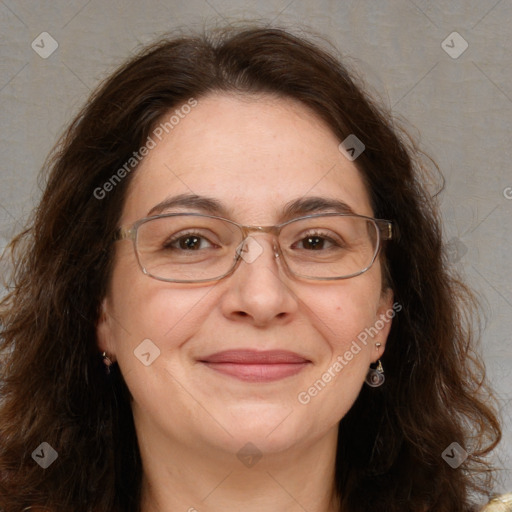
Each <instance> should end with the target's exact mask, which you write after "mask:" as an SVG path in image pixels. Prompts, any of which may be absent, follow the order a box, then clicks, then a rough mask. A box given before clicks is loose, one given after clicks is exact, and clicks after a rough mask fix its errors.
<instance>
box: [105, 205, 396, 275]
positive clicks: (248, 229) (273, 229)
mask: <svg viewBox="0 0 512 512" xmlns="http://www.w3.org/2000/svg"><path fill="white" fill-rule="evenodd" d="M176 216H181V217H183V216H194V217H207V218H210V219H219V220H222V221H224V222H227V223H228V224H231V225H233V226H235V227H236V228H237V229H239V230H240V231H241V232H242V236H243V238H242V242H240V245H242V244H243V243H244V242H245V241H246V240H247V238H248V236H249V234H250V233H254V232H258V233H270V234H272V235H273V237H274V240H273V249H274V255H275V257H276V258H280V257H281V261H282V264H283V266H284V268H285V270H286V271H287V272H288V273H289V274H290V275H293V276H296V277H301V278H303V279H308V280H313V281H334V280H339V279H350V278H352V277H356V276H359V275H361V274H364V273H365V272H366V271H367V270H369V269H370V268H371V267H372V265H373V264H374V263H375V260H376V259H377V256H378V254H379V252H380V250H381V248H382V242H383V241H387V240H392V239H393V237H394V234H395V231H396V227H395V226H394V224H393V222H392V221H390V220H385V219H375V218H373V217H367V216H365V215H358V214H352V213H318V214H313V215H305V216H302V217H296V218H294V219H291V220H288V221H286V222H283V223H282V224H277V225H274V226H250V225H249V226H246V225H244V224H239V223H238V222H235V221H233V220H230V219H226V218H224V217H218V216H215V215H207V214H202V213H190V212H187V213H162V214H159V215H152V216H150V217H144V218H142V219H139V220H137V221H136V222H134V223H133V224H132V225H131V226H125V227H120V228H118V229H117V231H116V233H115V236H114V241H120V240H128V239H130V240H132V242H133V250H134V252H135V256H136V258H137V263H138V264H139V267H140V269H141V270H142V273H143V274H145V275H147V276H149V277H152V278H153V279H157V280H158V281H164V282H168V283H206V282H211V281H220V280H221V279H224V278H225V277H228V276H229V275H231V274H232V273H233V272H235V270H236V269H237V268H238V265H239V264H240V261H241V260H242V259H243V258H242V257H241V253H242V251H238V250H237V252H236V253H235V258H234V260H233V264H232V266H231V268H230V269H229V270H228V271H227V272H225V273H224V274H222V275H221V276H219V277H213V278H208V279H198V280H190V279H167V278H163V277H158V276H155V275H153V274H151V273H150V272H149V271H148V270H147V269H146V268H145V267H144V265H143V264H142V262H141V260H140V256H139V251H138V250H137V231H138V229H139V227H140V226H141V225H142V224H145V223H147V222H150V221H152V220H154V219H161V218H164V217H176ZM315 217H357V218H359V219H366V220H368V221H371V222H372V223H373V224H374V226H375V228H376V232H377V242H376V246H375V251H374V254H373V258H372V260H371V262H370V264H369V265H368V266H367V267H365V268H364V269H362V270H360V271H359V272H356V273H354V274H350V275H348V276H341V277H311V276H306V275H302V274H297V273H296V272H293V271H292V270H291V269H290V268H289V266H288V263H287V262H286V258H285V256H284V254H283V252H282V250H281V246H280V245H279V238H278V237H279V234H280V233H281V230H282V229H283V227H285V226H287V225H288V224H291V223H293V222H297V221H299V220H304V219H311V218H315ZM239 247H240V246H239Z"/></svg>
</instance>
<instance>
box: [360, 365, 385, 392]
mask: <svg viewBox="0 0 512 512" xmlns="http://www.w3.org/2000/svg"><path fill="white" fill-rule="evenodd" d="M385 380H386V379H385V377H384V368H383V367H382V363H381V362H380V359H379V360H378V361H377V368H372V367H371V366H370V369H369V370H368V373H367V374H366V379H365V380H364V381H365V382H366V384H368V386H370V387H372V388H378V387H379V386H382V384H384V381H385Z"/></svg>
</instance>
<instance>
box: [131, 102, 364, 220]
mask: <svg viewBox="0 0 512 512" xmlns="http://www.w3.org/2000/svg"><path fill="white" fill-rule="evenodd" d="M173 111H174V109H173ZM172 114H173V112H170V113H169V114H168V115H167V114H166V115H165V116H164V117H163V119H162V122H165V121H168V118H170V117H171V115H172ZM176 120H178V122H176ZM170 126H172V128H170ZM160 131H162V130H160ZM167 131H168V133H166V132H165V131H163V134H162V135H160V137H161V140H158V138H155V137H154V136H153V139H154V140H155V142H156V145H155V147H154V148H153V149H151V150H150V151H149V154H148V155H147V156H146V157H145V158H144V160H143V161H142V162H141V164H140V165H139V168H138V169H137V170H136V171H135V176H134V177H133V180H132V182H131V183H130V187H129V189H128V194H127V198H126V201H125V206H124V211H123V214H122V222H123V223H131V222H135V220H137V219H139V218H142V217H144V216H147V215H148V214H149V212H150V211H151V209H153V208H154V207H155V205H157V204H158V203H161V202H162V201H165V200H166V198H168V197H169V196H175V195H179V194H194V195H197V196H203V195H205V196H209V197H214V198H216V199H218V201H219V202H220V203H222V205H223V207H224V208H225V210H226V212H227V214H228V215H229V216H231V217H233V219H234V220H237V221H239V222H243V223H249V224H256V223H267V224H268V223H275V222H277V221H278V218H279V215H280V211H281V209H282V207H283V205H285V204H286V203H289V202H290V201H292V200H296V199H298V198H301V197H304V196H315V197H325V198H330V199H338V200H341V201H343V202H345V203H347V205H348V206H350V207H351V208H352V210H353V211H354V212H355V213H358V214H362V215H368V216H372V215H373V212H372V210H371V206H370V200H369V196H368V193H367V191H366V188H365V186H364V183H363V180H362V178H361V175H360V171H359V170H358V169H357V167H356V166H355V164H354V163H353V162H350V161H349V160H347V159H346V158H345V157H344V156H343V155H342V154H341V153H340V151H339V150H338V145H339V143H340V142H341V141H340V140H338V138H337V137H336V136H335V134H334V133H333V132H332V131H331V129H330V128H329V127H328V126H327V124H326V123H325V122H324V121H323V120H321V119H320V118H319V117H318V116H317V115H316V114H314V113H313V112H312V111H311V110H310V109H309V108H308V107H306V106H304V105H302V104H301V103H299V102H297V101H295V100H291V99H283V98H275V97H271V96H268V95H266V96H254V95H250V96H249V95H245V96H241V95H232V94H220V93H216V94H210V95H209V96H206V97H203V98H200V99H198V100H197V105H196V106H195V107H194V108H192V109H190V112H189V113H187V114H186V115H184V114H182V115H181V116H180V117H179V118H178V117H177V116H175V118H174V123H173V124H172V125H167Z"/></svg>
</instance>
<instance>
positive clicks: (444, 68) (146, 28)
mask: <svg viewBox="0 0 512 512" xmlns="http://www.w3.org/2000/svg"><path fill="white" fill-rule="evenodd" d="M241 19H249V20H255V19H256V20H262V21H266V22H274V23H277V24H279V25H281V26H283V27H291V28H295V29H297V28H298V27H301V26H303V25H304V26H307V27H311V28H312V29H313V30H315V31H316V32H318V33H320V34H324V35H325V36H326V37H327V38H329V39H330V40H331V41H332V42H333V43H334V44H335V46H336V47H337V48H338V49H339V50H340V52H341V53H342V54H348V55H349V56H351V58H350V60H348V61H347V62H348V64H349V65H350V66H351V67H352V68H353V69H355V70H356V71H358V72H360V73H361V74H362V75H363V76H364V77H365V78H366V80H367V81H368V82H369V84H370V85H371V86H372V88H373V89H374V92H375V93H377V94H378V95H379V96H380V97H381V100H382V101H383V102H384V103H385V104H386V105H387V106H388V107H390V108H391V109H392V110H393V112H394V113H395V114H396V115H399V116H403V117H404V118H405V119H406V120H407V121H408V123H409V129H410V130H412V132H413V134H416V135H417V136H418V137H421V139H420V140H421V147H422V148H423V149H425V150H426V151H427V152H428V153H429V154H430V155H432V156H433V158H434V159H435V160H436V161H437V163H438V164H439V166H440V168H441V170H442V172H443V174H444V176H445V178H446V190H445V191H444V192H443V194H442V196H441V199H442V211H443V216H444V219H445V238H446V242H447V244H448V249H449V254H450V259H451V262H452V264H453V265H455V266H457V268H458V270H460V271H461V272H462V273H463V274H464V275H465V277H466V279H467V280H468V281H469V283H470V285H471V286H472V287H473V288H474V289H475V290H476V291H477V292H478V294H479V296H480V299H481V300H482V302H483V305H484V311H485V316H486V320H485V323H484V330H483V335H482V346H481V350H482V352H483V354H484V357H485V360H486V363H487V367H488V374H489V378H490V380H491V381H492V383H493V384H494V386H495V388H496V391H497V394H498V396H499V398H500V404H501V412H502V415H503V419H504V421H505V425H504V430H505V432H504V436H505V438H504V441H503V442H502V445H501V448H500V449H499V450H498V453H497V454H496V457H497V459H496V464H497V465H498V466H500V467H501V468H503V471H502V472H500V479H499V483H498V486H497V488H496V491H497V492H498V491H501V492H503V491H505V490H508V491H512V426H511V424H512V348H511V344H510V339H511V336H510V329H511V325H512V323H511V321H510V319H511V317H512V287H511V286H510V283H511V276H512V258H510V254H511V252H512V243H511V240H510V231H509V230H510V215H511V213H512V188H511V187H512V173H511V170H510V161H511V157H512V140H511V132H512V130H511V128H512V127H511V119H512V117H511V114H512V52H511V43H510V41H511V40H512V28H511V27H512V0H501V1H497V0H485V1H483V0H471V1H462V0H459V1H453V0H445V1H428V0H414V1H413V0H388V1H381V2H377V1H371V0H315V1H314V2H308V1H307V0H272V1H270V0H267V1H259V2H257V3H255V2H253V1H249V0H247V1H235V0H186V1H177V0H174V1H165V0H145V1H140V0H136V1H121V0H110V1H102V0H89V1H87V0H52V1H51V2H50V1H46V2H42V1H41V2H39V1H29V0H0V46H1V54H2V59H1V63H0V111H1V116H2V117H1V124H0V155H1V160H0V169H1V170H0V248H1V247H3V246H5V244H6V241H7V240H8V239H9V237H10V236H11V235H12V233H13V232H14V231H16V230H18V229H20V227H21V225H22V223H23V221H24V219H25V218H26V216H27V214H28V213H29V212H30V210H31V208H32V207H33V206H34V204H35V203H36V202H37V199H38V197H39V195H40V190H39V187H38V184H37V183H38V182H37V173H38V171H39V169H40V168H41V166H42V164H43V162H44V159H45V157H46V155H47V154H48V152H49V150H50V149H51V147H52V146H53V144H54V143H55V141H56V139H57V137H58V135H59V134H60V133H61V132H62V130H63V128H64V126H65V125H66V124H67V123H68V122H69V121H70V120H71V118H72V116H73V115H74V114H75V113H76V112H77V111H78V108H79V107H80V106H81V104H83V102H84V101H85V99H86V98H87V96H88V94H89V93H90V91H91V90H92V89H93V88H94V87H95V86H96V85H97V84H98V82H99V81H100V80H101V79H103V78H105V77H106V76H107V75H108V74H109V73H110V72H111V71H113V69H114V68H115V67H116V66H117V65H118V64H119V63H120V62H121V61H122V60H123V59H125V58H127V57H128V56H129V55H130V53H132V52H134V51H135V50H137V49H138V48H139V47H140V45H141V44H144V43H147V42H149V41H151V40H153V39H154V38H155V37H156V36H158V35H161V34H162V33H164V32H168V31H170V30H173V29H174V28H175V27H180V26H182V27H189V28H195V29H201V28H202V27H204V26H208V27H209V26H214V25H220V24H223V23H237V22H238V21H239V20H241ZM454 31H456V32H458V33H459V34H460V36H461V37H462V38H463V39H460V38H458V36H450V34H452V32H454ZM42 32H48V33H49V34H51V36H52V37H53V38H54V39H55V40H56V41H57V43H58V48H57V50H56V51H55V52H54V53H53V54H52V55H50V56H49V57H48V56H46V55H43V56H45V57H47V58H43V57H41V56H40V55H39V54H38V53H36V51H35V50H34V49H33V48H32V47H31V45H32V42H33V41H35V43H34V44H39V46H40V47H41V46H43V44H44V49H43V48H39V51H40V52H43V51H48V49H49V48H50V41H49V39H47V36H41V37H38V36H39V35H40V34H41V33H42ZM448 36H450V37H448ZM42 37H44V38H45V39H44V43H41V38H42ZM447 38H448V39H447ZM443 41H445V43H443ZM464 41H466V42H467V44H468V48H467V49H466V50H465V51H464V53H462V54H461V55H458V54H459V53H460V51H461V50H462V49H463V47H464V45H465V43H464ZM450 47H451V48H450ZM445 49H446V50H448V51H449V52H452V55H449V53H448V52H447V51H445ZM455 57H456V58H455ZM436 187H437V185H436V184H435V183H433V185H432V190H433V191H434V190H435V189H436Z"/></svg>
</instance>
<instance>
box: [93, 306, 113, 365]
mask: <svg viewBox="0 0 512 512" xmlns="http://www.w3.org/2000/svg"><path fill="white" fill-rule="evenodd" d="M111 322H112V318H111V316H110V314H109V302H108V299H107V298H105V299H103V301H102V303H101V309H100V315H99V317H98V321H97V322H96V340H97V346H98V348H99V350H100V352H101V353H103V352H106V353H107V354H108V356H109V358H110V359H111V361H112V362H114V361H115V354H114V346H113V343H112V332H113V331H112V323H111Z"/></svg>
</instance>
